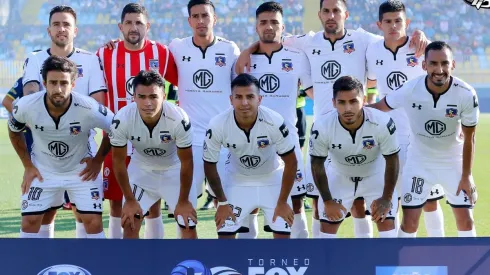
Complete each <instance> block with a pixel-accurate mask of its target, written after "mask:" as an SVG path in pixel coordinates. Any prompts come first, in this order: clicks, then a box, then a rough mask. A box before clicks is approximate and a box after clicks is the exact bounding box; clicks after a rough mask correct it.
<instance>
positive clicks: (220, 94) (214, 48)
mask: <svg viewBox="0 0 490 275" xmlns="http://www.w3.org/2000/svg"><path fill="white" fill-rule="evenodd" d="M169 48H170V51H171V52H172V54H173V56H174V59H175V63H176V64H177V69H178V71H179V106H180V107H182V109H184V110H185V111H186V112H187V114H188V115H189V117H190V119H191V120H192V124H193V126H194V127H193V128H194V129H193V131H194V136H195V137H196V138H194V141H193V145H197V146H202V145H203V141H204V138H205V135H204V133H205V132H206V129H207V126H208V124H209V121H210V119H211V118H212V117H214V116H216V115H217V114H219V113H221V112H223V110H226V109H228V108H229V107H230V106H231V104H230V94H231V79H232V69H233V65H234V64H235V61H236V59H237V58H238V55H240V50H239V49H238V47H237V45H236V44H235V43H234V42H231V41H228V40H226V39H224V38H221V37H217V36H215V39H214V41H213V43H212V44H211V45H210V46H209V47H208V48H207V49H206V50H205V51H202V50H201V48H199V46H196V45H195V44H194V42H193V40H192V37H187V38H184V39H178V38H176V39H174V40H172V42H171V43H170V45H169Z"/></svg>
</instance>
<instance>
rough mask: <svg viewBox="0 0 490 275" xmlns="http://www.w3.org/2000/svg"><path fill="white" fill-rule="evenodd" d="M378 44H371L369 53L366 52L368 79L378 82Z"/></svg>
mask: <svg viewBox="0 0 490 275" xmlns="http://www.w3.org/2000/svg"><path fill="white" fill-rule="evenodd" d="M375 47H376V44H369V46H368V49H367V52H366V69H367V78H368V79H369V80H376V79H377V78H376V71H375V67H376V63H375V62H376V59H375V57H376V56H377V55H376V54H375V52H376V50H375Z"/></svg>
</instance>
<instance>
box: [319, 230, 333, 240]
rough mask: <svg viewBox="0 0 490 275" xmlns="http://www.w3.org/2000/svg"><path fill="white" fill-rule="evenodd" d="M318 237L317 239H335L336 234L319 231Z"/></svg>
mask: <svg viewBox="0 0 490 275" xmlns="http://www.w3.org/2000/svg"><path fill="white" fill-rule="evenodd" d="M318 238H319V239H336V238H337V234H328V233H323V232H320V236H319V237H318Z"/></svg>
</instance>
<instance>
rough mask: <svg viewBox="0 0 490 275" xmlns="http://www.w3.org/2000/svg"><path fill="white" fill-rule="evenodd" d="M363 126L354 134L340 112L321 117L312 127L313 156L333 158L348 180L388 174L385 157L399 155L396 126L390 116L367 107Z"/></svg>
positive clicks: (335, 166)
mask: <svg viewBox="0 0 490 275" xmlns="http://www.w3.org/2000/svg"><path fill="white" fill-rule="evenodd" d="M363 112H364V114H363V121H362V124H361V126H359V128H358V129H357V130H356V131H355V132H354V133H353V134H351V132H350V131H349V130H347V129H346V128H344V126H343V125H342V124H341V123H340V118H339V114H338V112H337V111H335V110H334V111H331V112H329V113H327V114H325V115H324V116H321V117H319V118H318V119H317V120H316V121H315V123H314V124H313V126H312V128H311V135H310V145H309V154H310V155H311V156H314V157H322V158H326V157H327V156H330V158H331V160H332V162H331V165H332V166H333V167H334V168H335V171H336V172H338V173H340V174H342V175H344V176H348V177H368V176H371V175H374V174H377V173H379V172H380V171H384V169H385V164H386V162H385V160H384V158H383V157H382V155H384V156H388V155H392V154H395V153H398V151H400V146H399V144H398V141H397V138H396V135H395V132H396V130H397V129H396V125H395V122H394V121H393V120H392V119H391V117H390V116H389V115H388V114H385V113H383V112H381V111H379V110H376V109H372V108H368V107H365V108H363Z"/></svg>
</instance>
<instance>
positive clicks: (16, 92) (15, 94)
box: [7, 78, 23, 99]
mask: <svg viewBox="0 0 490 275" xmlns="http://www.w3.org/2000/svg"><path fill="white" fill-rule="evenodd" d="M22 95H23V91H22V78H19V79H18V80H17V81H16V82H15V84H14V86H13V87H12V88H11V89H10V90H9V91H8V92H7V96H9V97H11V98H12V99H16V98H19V97H22Z"/></svg>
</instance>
